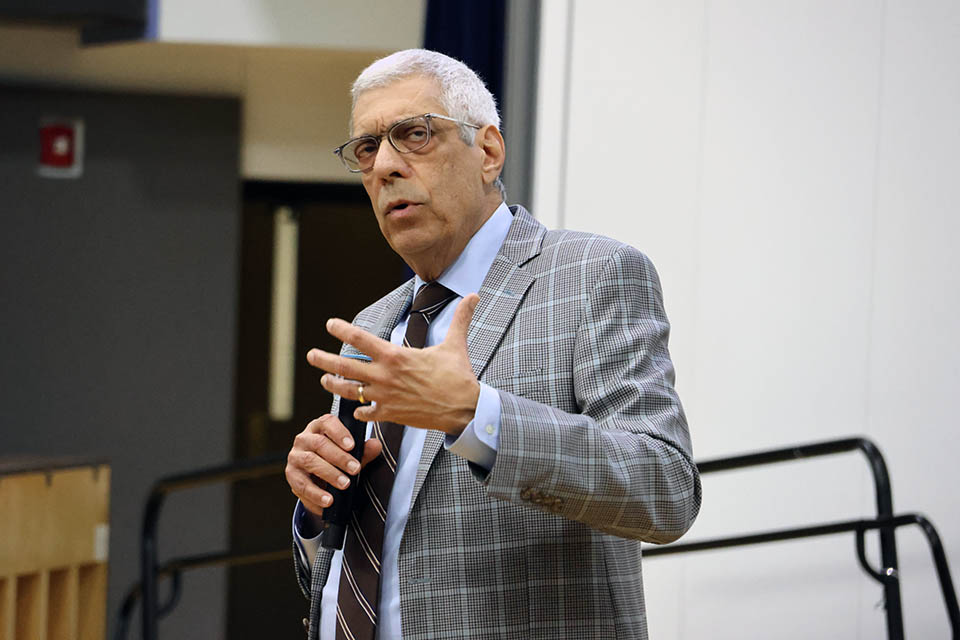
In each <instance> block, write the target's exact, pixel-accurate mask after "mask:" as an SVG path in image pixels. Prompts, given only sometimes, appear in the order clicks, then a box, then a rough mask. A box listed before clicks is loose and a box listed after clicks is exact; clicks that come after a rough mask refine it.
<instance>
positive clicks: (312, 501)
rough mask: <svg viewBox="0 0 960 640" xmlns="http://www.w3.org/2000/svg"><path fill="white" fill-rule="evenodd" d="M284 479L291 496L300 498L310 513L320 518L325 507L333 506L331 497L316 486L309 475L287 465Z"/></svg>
mask: <svg viewBox="0 0 960 640" xmlns="http://www.w3.org/2000/svg"><path fill="white" fill-rule="evenodd" d="M286 477H287V484H289V485H290V490H291V491H292V492H293V495H295V496H297V497H298V498H300V502H302V503H303V506H304V507H306V508H307V510H308V511H310V512H311V513H314V514H316V515H318V516H320V515H322V512H323V510H324V509H325V508H326V507H329V506H330V505H331V504H333V496H332V495H330V493H329V492H328V491H326V490H324V489H323V488H322V487H319V486H317V483H316V482H314V480H313V478H311V477H310V475H309V474H307V473H304V472H303V471H300V470H299V469H296V468H294V467H292V466H291V465H287V469H286Z"/></svg>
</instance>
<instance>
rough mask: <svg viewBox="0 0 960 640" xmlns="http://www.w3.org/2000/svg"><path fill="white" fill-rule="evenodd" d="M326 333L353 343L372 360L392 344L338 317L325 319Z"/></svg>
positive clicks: (391, 346) (387, 349)
mask: <svg viewBox="0 0 960 640" xmlns="http://www.w3.org/2000/svg"><path fill="white" fill-rule="evenodd" d="M327 333H329V334H330V335H332V336H333V337H334V338H337V339H338V340H340V341H341V342H345V343H347V344H350V345H353V346H354V347H356V348H357V350H358V351H360V353H365V354H367V355H368V356H370V358H371V359H373V360H376V359H377V356H380V355H383V354H384V353H385V352H386V351H389V350H390V349H391V348H393V346H394V345H392V344H391V343H390V342H389V341H387V340H384V339H382V338H379V337H377V336H375V335H373V334H372V333H370V332H369V331H364V330H363V329H361V328H360V327H356V326H354V325H352V324H350V323H349V322H347V321H346V320H341V319H340V318H330V319H329V320H327Z"/></svg>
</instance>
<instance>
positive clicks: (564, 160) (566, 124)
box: [557, 0, 574, 229]
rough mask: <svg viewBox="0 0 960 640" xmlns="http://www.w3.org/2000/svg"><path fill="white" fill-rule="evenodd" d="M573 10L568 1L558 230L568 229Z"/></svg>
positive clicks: (572, 0) (560, 132)
mask: <svg viewBox="0 0 960 640" xmlns="http://www.w3.org/2000/svg"><path fill="white" fill-rule="evenodd" d="M573 10H574V0H567V36H566V42H565V44H566V51H565V52H564V61H563V118H562V122H563V131H558V132H557V135H559V136H560V172H559V173H560V180H559V184H558V185H557V189H558V190H559V192H560V197H559V199H558V202H557V228H559V229H566V228H567V171H568V166H569V164H570V163H569V160H568V155H569V140H570V96H571V94H572V89H571V85H572V84H573V83H572V81H571V76H572V73H573V72H572V68H573Z"/></svg>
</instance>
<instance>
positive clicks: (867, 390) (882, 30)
mask: <svg viewBox="0 0 960 640" xmlns="http://www.w3.org/2000/svg"><path fill="white" fill-rule="evenodd" d="M879 10H880V20H879V35H880V42H879V50H878V52H877V58H878V62H877V108H876V118H877V121H876V124H875V129H874V140H873V177H872V182H873V184H872V191H873V192H872V193H871V196H870V199H871V201H870V231H869V237H870V246H869V249H868V254H867V262H868V264H867V272H868V273H869V282H868V284H867V314H866V322H865V326H864V336H865V344H864V362H863V387H862V391H863V432H864V433H866V434H867V435H868V436H869V435H870V434H871V431H872V429H871V422H872V412H871V402H870V398H871V393H872V390H873V384H872V379H873V373H872V370H873V348H874V335H873V332H874V330H875V327H876V323H875V318H876V313H877V310H876V288H877V226H878V224H879V217H880V151H881V148H882V139H883V99H884V82H883V79H884V71H885V66H886V50H887V46H886V41H887V0H879ZM860 477H861V481H860V492H861V495H860V503H861V504H865V502H866V501H868V500H869V498H868V494H870V495H872V491H871V490H868V487H869V485H870V481H869V475H868V473H867V471H866V469H864V470H863V471H862V472H861V476H860ZM864 588H865V585H864V581H862V580H861V581H860V582H859V583H858V587H857V590H858V594H857V602H858V606H857V621H856V629H857V638H858V640H859V639H860V638H862V637H863V632H864V628H863V616H862V610H863V606H862V604H860V603H862V601H863V598H864Z"/></svg>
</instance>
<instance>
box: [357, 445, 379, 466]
mask: <svg viewBox="0 0 960 640" xmlns="http://www.w3.org/2000/svg"><path fill="white" fill-rule="evenodd" d="M382 451H383V444H382V443H381V442H380V441H379V440H377V439H376V438H370V439H369V440H367V441H366V442H364V443H363V459H362V460H361V461H360V466H361V468H362V467H365V466H367V465H368V464H370V462H371V461H372V460H374V459H375V458H376V457H377V456H379V455H380V453H381V452H382Z"/></svg>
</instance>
